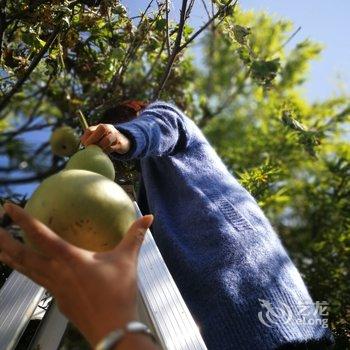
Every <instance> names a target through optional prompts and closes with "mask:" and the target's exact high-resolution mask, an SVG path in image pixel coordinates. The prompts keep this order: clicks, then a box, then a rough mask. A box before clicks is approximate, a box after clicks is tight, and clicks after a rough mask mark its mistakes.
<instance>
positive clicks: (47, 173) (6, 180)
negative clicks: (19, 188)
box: [0, 165, 64, 186]
mask: <svg viewBox="0 0 350 350" xmlns="http://www.w3.org/2000/svg"><path fill="white" fill-rule="evenodd" d="M63 168H64V165H61V166H59V167H56V168H51V169H49V170H48V171H45V172H43V173H39V174H36V175H31V176H28V177H18V178H12V179H11V178H8V177H7V178H3V179H1V178H0V185H1V186H5V185H18V184H26V183H31V182H36V181H40V180H43V179H45V178H47V177H48V176H50V175H53V174H55V173H56V172H58V171H60V170H62V169H63Z"/></svg>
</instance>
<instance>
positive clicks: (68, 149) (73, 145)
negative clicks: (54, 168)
mask: <svg viewBox="0 0 350 350" xmlns="http://www.w3.org/2000/svg"><path fill="white" fill-rule="evenodd" d="M79 143H80V140H79V137H78V135H77V134H76V133H75V131H74V130H73V129H72V128H71V127H69V126H61V127H59V128H57V129H55V130H54V131H53V133H52V134H51V138H50V145H51V151H52V153H53V154H55V155H56V156H61V157H70V156H71V155H73V154H74V153H75V152H76V151H77V150H78V149H79Z"/></svg>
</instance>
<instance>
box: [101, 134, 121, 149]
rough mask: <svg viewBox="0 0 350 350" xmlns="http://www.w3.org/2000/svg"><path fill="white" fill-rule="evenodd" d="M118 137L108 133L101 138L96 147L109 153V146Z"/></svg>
mask: <svg viewBox="0 0 350 350" xmlns="http://www.w3.org/2000/svg"><path fill="white" fill-rule="evenodd" d="M117 139H118V135H117V134H116V133H110V134H107V135H105V136H104V137H103V139H102V140H101V141H100V142H99V143H98V145H99V146H100V147H101V148H102V149H103V150H104V151H111V146H112V145H113V144H114V143H115V142H116V141H117Z"/></svg>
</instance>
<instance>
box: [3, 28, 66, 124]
mask: <svg viewBox="0 0 350 350" xmlns="http://www.w3.org/2000/svg"><path fill="white" fill-rule="evenodd" d="M60 30H61V26H60V25H57V27H56V28H55V29H54V31H53V32H52V33H51V35H50V37H49V39H48V40H47V42H46V44H45V45H44V46H43V47H42V49H41V50H40V51H39V52H38V54H37V55H36V56H35V57H34V58H33V60H32V62H31V63H30V65H29V67H28V69H27V70H26V72H25V73H24V74H23V76H22V77H21V78H20V79H19V80H18V81H17V83H16V84H15V85H14V86H13V88H12V89H11V91H10V92H9V93H8V94H7V95H6V96H5V97H4V98H3V99H2V101H1V102H0V112H1V111H2V110H3V109H4V108H5V107H7V105H8V104H9V102H10V100H11V98H12V97H13V96H14V95H15V94H16V93H17V92H18V91H19V89H20V88H21V87H22V85H23V84H24V83H25V82H26V81H27V79H28V78H29V76H30V74H31V73H32V72H33V70H34V69H35V68H36V66H37V65H38V64H39V62H40V61H41V59H42V58H43V57H44V55H45V53H46V52H47V50H48V49H49V48H50V46H51V45H52V43H53V42H54V41H55V39H56V37H57V35H58V33H59V31H60ZM1 119H4V117H3V116H0V120H1Z"/></svg>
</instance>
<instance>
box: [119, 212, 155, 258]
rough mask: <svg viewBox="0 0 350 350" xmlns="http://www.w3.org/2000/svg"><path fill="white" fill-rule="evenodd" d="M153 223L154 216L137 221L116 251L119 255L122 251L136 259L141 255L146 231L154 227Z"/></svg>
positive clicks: (147, 216)
mask: <svg viewBox="0 0 350 350" xmlns="http://www.w3.org/2000/svg"><path fill="white" fill-rule="evenodd" d="M152 222H153V215H146V216H143V217H142V218H140V219H137V220H136V221H135V222H134V223H133V224H132V225H131V227H130V228H129V230H128V232H127V233H126V235H125V237H124V238H123V240H122V241H121V242H120V243H119V245H118V246H117V248H116V250H117V251H118V254H120V252H121V251H122V252H123V253H127V254H130V255H132V256H133V257H135V258H136V257H137V256H138V254H139V251H140V248H141V245H142V242H143V239H144V237H145V234H146V231H147V229H148V228H149V227H150V226H151V225H152Z"/></svg>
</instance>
